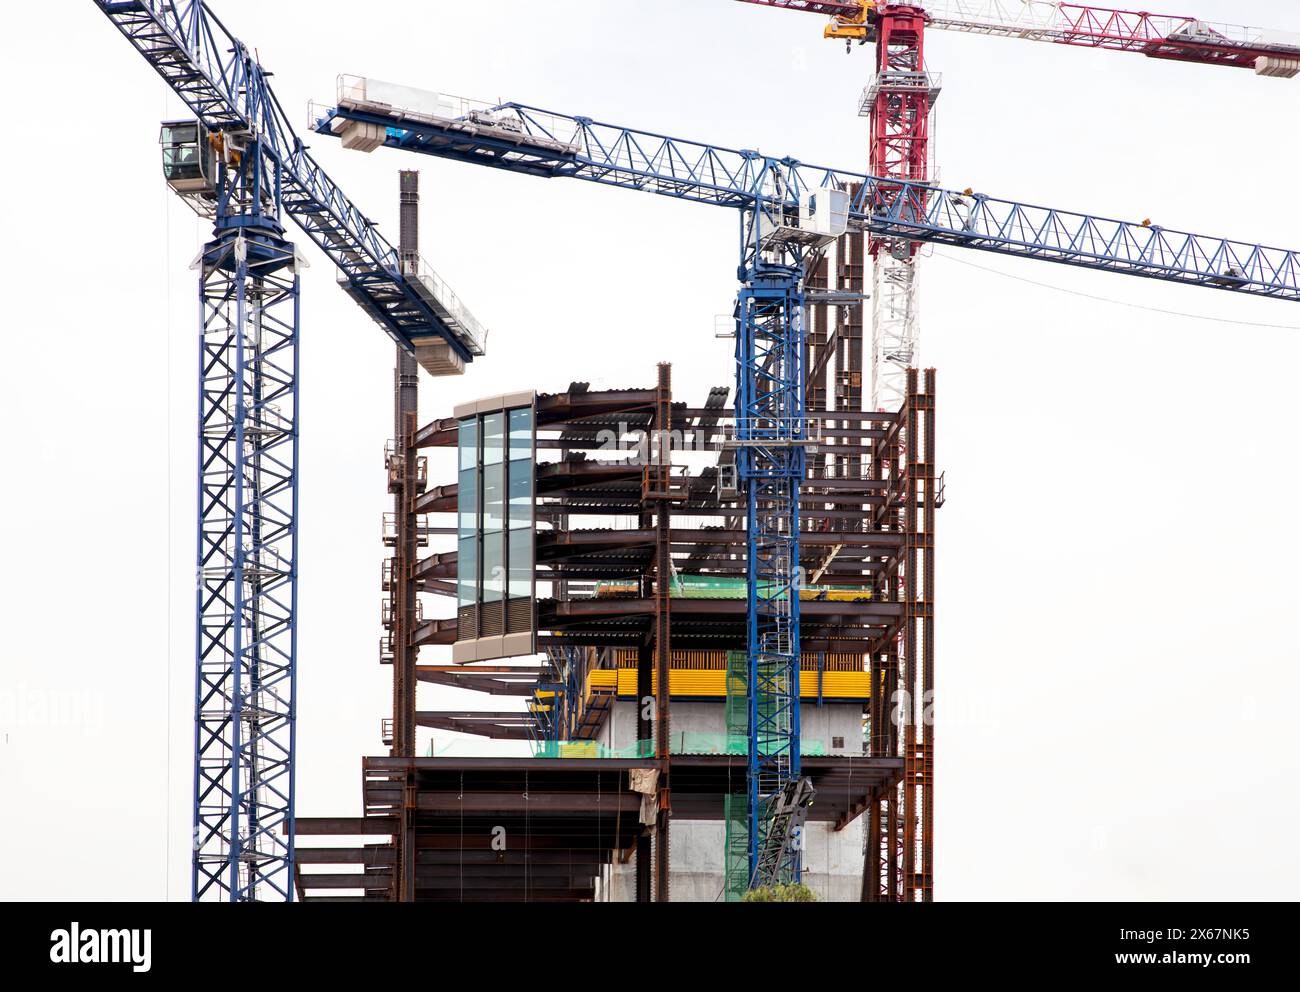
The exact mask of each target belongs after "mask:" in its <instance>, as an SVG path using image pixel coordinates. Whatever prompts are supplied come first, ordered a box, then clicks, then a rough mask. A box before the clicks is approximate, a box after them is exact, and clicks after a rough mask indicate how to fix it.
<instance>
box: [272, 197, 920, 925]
mask: <svg viewBox="0 0 1300 992" xmlns="http://www.w3.org/2000/svg"><path fill="white" fill-rule="evenodd" d="M416 181H417V177H416V175H415V174H413V173H404V174H403V179H402V189H403V205H404V215H403V225H402V230H403V239H404V242H403V243H404V247H409V248H410V250H412V251H413V250H414V247H415V244H414V242H415V238H416V236H417V235H416V226H415V219H414V211H415V209H416V202H417V195H416ZM861 240H862V239H861V238H854V237H852V236H849V237H847V238H845V239H844V240H843V242H842V244H841V245H840V250H839V253H838V256H837V257H838V258H839V259H842V260H843V262H842V263H840V264H837V265H836V266H835V268H836V271H835V279H836V282H837V286H838V287H840V288H841V289H842V290H844V291H846V292H848V291H852V292H856V293H860V292H861V278H862V263H861V260H862V258H863V255H862V250H863V249H862V244H861ZM827 269H828V264H827V263H826V262H825V261H823V262H822V264H821V266H820V267H819V270H818V273H817V280H818V282H819V283H820V284H821V285H822V286H825V285H826V282H827V279H828V275H829V273H828V271H827ZM837 311H839V312H841V314H842V316H841V317H840V318H839V319H838V320H832V315H833V314H835V313H836V312H837ZM860 313H861V305H860V304H858V305H854V306H841V307H837V308H832V307H829V306H826V305H818V306H816V307H814V308H813V313H812V318H813V319H812V328H811V331H812V332H811V334H810V335H809V341H808V354H807V356H806V357H807V362H806V367H807V369H808V370H809V373H810V375H809V389H808V392H809V400H810V405H811V410H810V417H813V418H815V421H814V422H815V424H816V427H815V429H814V432H815V442H816V443H815V444H813V445H810V446H809V447H810V450H809V455H808V477H807V482H806V484H805V485H804V486H803V487H802V490H801V493H800V506H799V514H800V520H801V530H802V533H801V540H800V549H801V551H800V555H801V559H800V562H799V569H798V574H799V575H800V576H801V582H800V583H799V586H798V598H799V611H800V664H799V670H798V697H799V700H800V705H799V708H798V709H799V713H798V721H799V722H798V728H799V737H800V751H801V756H800V757H801V776H802V781H803V782H804V783H805V788H806V790H807V794H806V797H805V798H804V800H803V801H802V802H801V806H802V809H801V810H800V812H799V818H800V820H801V821H804V822H803V823H802V829H801V830H800V831H799V840H798V844H799V846H800V848H801V850H802V878H803V881H804V882H805V883H806V884H807V885H808V886H809V888H810V889H811V890H812V891H813V892H814V894H815V895H816V896H817V897H818V898H821V899H828V900H835V901H856V900H859V899H861V900H869V901H870V900H902V899H908V898H916V899H923V898H928V897H929V894H930V891H931V888H932V884H933V878H932V860H931V857H932V856H931V851H932V843H933V841H932V833H933V823H932V786H933V751H932V743H933V742H932V730H933V728H932V725H931V723H930V722H929V721H928V720H926V719H925V713H924V710H925V708H926V703H925V701H926V700H927V699H928V696H929V693H930V691H931V688H932V684H933V674H934V646H933V622H934V620H933V618H934V588H933V558H934V539H933V535H934V517H935V510H936V508H937V506H938V505H939V504H940V503H941V502H942V480H941V479H937V478H936V473H935V469H934V465H935V456H934V449H935V428H934V416H935V414H934V410H935V406H934V404H935V377H934V373H933V371H927V372H925V373H924V374H921V373H918V372H916V371H912V372H911V373H909V375H908V381H907V396H906V401H905V403H904V404H903V406H902V408H901V409H898V410H892V411H884V412H869V411H864V410H863V409H862V405H863V404H862V395H861V371H860V369H861V354H862V341H861V320H860ZM832 358H834V359H835V360H834V361H833V362H832V360H831V359H832ZM832 369H833V370H834V373H835V374H833V375H831V374H828V373H829V370H832ZM594 371H597V370H593V372H594ZM416 372H417V368H416V365H415V363H414V361H413V360H412V359H410V358H408V357H406V356H405V355H402V356H401V357H399V362H398V368H397V377H396V390H395V392H396V427H397V431H396V433H397V437H396V439H395V440H394V441H393V442H392V443H391V444H390V445H389V449H388V453H387V466H388V487H389V491H390V492H391V493H392V494H393V496H394V510H393V512H392V513H391V514H390V515H388V517H387V518H386V521H385V544H386V545H387V546H388V547H389V548H390V549H391V551H390V555H391V556H390V557H389V558H388V559H387V560H386V562H385V566H384V570H383V577H384V578H383V588H384V600H383V603H384V608H383V618H384V625H385V631H384V634H383V637H382V640H381V645H380V659H381V661H382V662H383V663H384V664H386V665H391V666H392V672H393V686H394V696H393V705H394V709H393V716H392V719H391V720H386V721H384V733H385V738H386V739H385V744H386V745H387V746H389V747H390V749H391V750H390V753H389V754H388V755H385V756H382V757H372V758H366V759H364V761H363V776H362V783H361V785H362V797H363V808H362V809H361V810H360V811H359V812H360V813H361V815H360V816H357V815H350V816H344V817H339V818H317V819H313V818H306V819H304V818H299V819H298V821H297V830H298V834H299V836H300V837H309V836H316V837H333V838H336V839H337V838H342V837H348V838H354V837H359V838H364V842H363V843H358V844H354V845H352V846H345V847H334V846H330V847H326V846H311V847H309V846H307V843H312V844H316V845H320V844H324V843H327V842H326V841H309V842H307V843H304V844H300V845H299V847H298V851H297V865H298V868H297V871H296V877H295V882H296V886H297V889H298V894H299V895H300V897H302V898H304V899H307V900H317V899H337V898H348V899H355V898H365V899H368V900H398V901H412V900H416V901H423V900H428V901H434V900H501V899H506V900H516V899H518V900H529V901H543V900H593V899H594V900H615V901H651V900H668V899H670V898H671V899H675V900H695V901H716V900H723V899H737V898H739V897H740V896H741V895H742V894H743V893H744V892H745V891H746V889H747V888H748V887H749V883H750V881H751V879H750V877H749V872H750V858H749V838H748V836H747V833H748V822H749V821H748V819H747V815H746V810H747V800H748V795H747V783H746V773H747V756H748V749H749V745H750V734H749V723H750V720H751V719H752V717H751V714H750V711H749V704H750V701H751V699H752V696H753V694H752V693H750V692H749V691H748V685H747V664H746V663H747V659H748V656H747V651H746V647H747V630H746V616H747V589H746V586H747V578H746V576H747V562H746V539H745V525H746V521H745V506H744V502H743V499H742V497H741V494H740V493H739V492H738V489H737V476H736V456H737V444H736V431H735V425H734V420H735V416H736V413H735V405H734V403H732V402H731V401H730V393H731V390H730V389H729V388H728V387H725V386H719V387H716V388H714V389H712V390H711V391H710V392H709V394H708V395H707V396H704V397H698V398H693V397H687V398H678V397H676V396H675V395H674V393H673V388H672V373H671V366H670V365H669V364H661V365H660V366H659V367H658V369H657V370H656V375H655V376H654V377H653V381H652V382H651V383H649V384H647V385H645V386H642V387H638V388H626V389H614V390H599V389H591V388H589V386H588V385H587V384H586V383H583V382H575V383H572V384H570V385H569V387H568V388H567V389H564V390H563V391H560V392H543V391H537V392H518V393H513V394H509V395H497V396H486V397H483V398H482V399H480V400H478V401H475V402H471V403H466V404H462V405H460V406H458V407H457V408H456V409H454V410H448V411H445V412H444V415H443V416H440V417H438V418H436V419H434V420H432V421H431V422H428V423H420V422H419V421H418V417H417V412H416V388H417V387H416ZM440 449H441V450H440ZM444 464H445V466H446V469H445V472H443V471H442V470H440V469H439V468H438V466H440V465H444ZM430 466H433V468H432V469H431V468H430ZM440 473H441V474H440ZM421 684H425V685H428V686H431V687H454V688H457V689H462V690H472V691H473V692H475V693H478V694H481V697H482V699H483V705H482V706H481V707H476V708H474V709H467V710H445V709H426V708H421V706H420V705H419V704H417V698H416V697H417V693H416V689H417V687H418V686H419V685H421ZM428 695H433V696H435V697H436V696H437V695H438V693H437V692H436V691H435V692H432V693H428ZM502 700H509V701H511V703H512V705H511V706H510V707H508V708H506V707H503V705H502V702H501V701H502ZM417 728H430V729H432V730H433V732H434V738H435V741H436V740H444V739H449V735H451V734H454V735H457V738H458V739H461V738H459V735H471V736H472V737H475V738H483V739H496V740H506V741H515V742H517V745H516V750H517V754H515V755H506V756H503V755H502V754H501V753H500V752H501V746H496V747H494V748H492V749H491V750H492V752H493V753H492V755H491V756H485V755H483V754H480V755H477V756H476V755H474V754H473V751H474V749H473V747H469V748H466V747H464V746H463V744H462V745H461V746H458V747H455V748H445V749H440V748H439V747H438V746H437V744H435V745H433V746H431V747H429V748H428V749H427V751H428V753H427V754H426V755H421V754H419V753H417V743H416V730H417ZM462 740H463V739H462ZM449 750H454V751H455V752H456V753H455V754H449V753H446V752H447V751H449ZM484 750H485V751H486V750H487V749H484ZM355 865H364V866H365V868H364V874H363V875H358V874H357V873H356V869H355V867H345V866H355ZM362 886H364V895H359V894H358V892H359V891H361V890H362ZM345 892H346V893H348V894H347V895H343V894H342V893H345Z"/></svg>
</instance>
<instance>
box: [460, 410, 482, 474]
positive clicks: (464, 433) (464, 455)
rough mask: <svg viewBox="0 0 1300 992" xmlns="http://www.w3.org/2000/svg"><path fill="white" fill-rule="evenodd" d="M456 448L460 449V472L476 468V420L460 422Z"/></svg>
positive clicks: (472, 418)
mask: <svg viewBox="0 0 1300 992" xmlns="http://www.w3.org/2000/svg"><path fill="white" fill-rule="evenodd" d="M458 447H459V448H460V470H461V471H462V472H463V471H465V469H467V468H476V467H477V466H478V420H477V419H476V418H474V417H470V418H469V419H468V420H462V421H461V422H460V432H459V441H458Z"/></svg>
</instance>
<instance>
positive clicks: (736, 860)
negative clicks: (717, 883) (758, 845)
mask: <svg viewBox="0 0 1300 992" xmlns="http://www.w3.org/2000/svg"><path fill="white" fill-rule="evenodd" d="M748 801H749V797H748V796H747V795H745V793H743V792H740V793H734V794H728V795H724V796H723V797H722V819H723V822H724V823H725V824H726V828H727V837H726V843H725V847H724V849H723V875H724V880H725V889H724V891H725V893H726V901H727V902H740V900H741V899H742V898H743V897H744V895H745V893H746V892H747V891H749V806H748Z"/></svg>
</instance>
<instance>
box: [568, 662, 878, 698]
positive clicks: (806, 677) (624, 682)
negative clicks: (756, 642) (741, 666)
mask: <svg viewBox="0 0 1300 992" xmlns="http://www.w3.org/2000/svg"><path fill="white" fill-rule="evenodd" d="M615 674H616V672H615V669H612V668H603V669H597V670H596V671H593V672H590V673H589V674H588V685H589V686H590V688H591V691H595V692H601V691H604V692H609V691H610V690H611V689H612V690H613V691H614V692H615V693H616V694H617V695H619V696H635V695H636V669H635V668H620V669H618V670H617V679H616V678H615ZM653 684H654V682H653V680H652V681H651V685H653ZM668 691H669V692H670V693H671V694H672V695H674V696H708V697H713V696H716V697H717V698H719V699H721V698H722V697H724V696H726V694H727V673H726V672H720V671H717V670H716V669H693V668H687V669H680V668H671V669H669V670H668ZM821 694H822V696H824V697H827V698H831V699H863V700H866V699H870V698H871V676H870V674H869V673H867V672H823V673H822V693H821ZM799 695H800V696H802V697H809V698H812V699H816V698H817V673H816V672H800V673H799Z"/></svg>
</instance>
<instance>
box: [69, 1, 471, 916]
mask: <svg viewBox="0 0 1300 992" xmlns="http://www.w3.org/2000/svg"><path fill="white" fill-rule="evenodd" d="M95 6H96V7H97V8H99V10H100V11H102V12H103V13H104V14H105V15H106V16H107V17H108V18H109V20H111V21H112V22H113V24H114V25H115V26H116V27H117V28H118V30H119V31H121V33H122V34H123V35H124V36H125V37H126V39H127V40H128V41H129V42H130V43H131V44H132V46H133V47H134V48H135V49H136V50H137V51H138V52H139V53H140V54H141V55H142V56H143V57H144V58H145V60H146V61H147V62H148V63H149V64H150V65H152V66H153V67H154V69H155V70H156V71H157V72H158V73H159V74H160V75H161V76H162V77H163V79H164V80H166V81H167V83H168V84H169V85H170V86H171V88H172V89H173V90H174V91H175V92H176V93H177V95H179V96H180V97H181V99H182V100H183V101H184V102H185V104H186V105H187V106H188V108H189V110H190V111H191V113H193V115H194V119H193V120H192V121H189V122H186V123H183V124H171V125H165V126H164V129H163V164H164V173H165V176H166V178H167V179H168V182H169V183H170V185H171V186H172V187H173V189H175V190H176V192H177V193H179V194H180V195H181V196H183V197H184V198H185V199H186V200H188V201H189V202H190V203H191V205H193V206H195V208H196V209H197V210H198V211H199V212H200V213H201V214H203V215H205V216H209V217H211V218H212V219H213V221H214V227H213V237H212V240H211V241H210V242H208V243H207V244H206V245H205V246H204V247H203V250H202V253H201V254H200V255H199V259H198V262H197V263H196V267H197V268H198V270H199V296H200V300H201V307H202V326H201V329H200V368H199V389H200V415H199V477H198V489H199V497H198V517H199V527H198V549H197V569H198V574H197V587H198V593H197V602H196V608H195V612H196V615H197V636H196V647H195V653H196V679H195V747H194V751H195V756H194V846H193V851H194V853H193V861H192V896H193V898H194V899H195V900H196V901H197V900H204V899H210V900H217V899H220V900H227V901H233V902H245V901H254V900H286V901H289V900H292V899H293V859H294V853H293V852H294V725H295V683H296V673H297V644H296V641H297V579H298V527H297V520H298V436H299V427H300V424H299V417H298V333H299V318H300V308H299V303H300V300H299V276H298V273H299V269H300V267H301V265H302V264H303V262H302V260H301V258H300V257H299V255H298V253H297V250H296V248H295V247H294V245H293V244H292V243H291V242H289V241H288V240H287V239H286V237H285V229H284V218H285V217H286V216H288V217H289V218H291V219H292V220H293V221H294V222H295V223H297V225H298V226H299V227H300V228H301V229H302V230H303V231H304V232H305V233H306V234H307V236H308V237H309V238H310V239H311V240H312V241H314V242H315V243H316V244H317V245H318V246H319V247H320V248H321V249H322V250H323V251H324V252H325V253H326V254H327V255H328V256H329V257H330V259H331V260H333V262H334V263H335V264H336V265H337V266H338V267H339V270H340V277H339V282H340V285H342V286H343V288H344V289H345V290H346V291H347V292H348V294H349V295H350V296H352V297H353V299H354V300H356V301H357V303H358V304H360V306H361V307H362V308H363V309H364V310H365V311H366V313H368V314H369V315H370V316H371V317H372V318H374V320H375V321H377V322H378V323H379V324H380V326H381V327H383V329H384V330H385V331H386V332H387V333H388V334H389V335H390V336H391V337H392V338H393V339H394V340H395V341H396V342H398V343H399V344H400V345H401V346H402V347H404V348H406V349H408V350H411V351H414V352H415V354H416V357H417V358H418V359H419V360H420V362H421V364H422V365H424V366H425V367H426V368H427V369H429V370H430V371H431V372H433V373H434V374H443V373H448V372H457V371H460V370H462V369H463V367H464V364H465V363H468V362H471V361H473V359H474V358H475V357H476V356H479V355H482V354H483V347H484V341H485V339H486V332H485V331H484V330H483V329H482V328H481V327H480V326H479V324H478V323H477V321H475V320H474V318H473V316H472V315H471V314H470V313H469V311H468V310H467V309H466V308H465V307H464V306H463V305H462V304H461V303H460V301H459V300H458V299H457V298H456V297H455V295H454V294H453V293H451V292H450V291H449V290H447V289H446V287H445V286H444V285H443V284H442V283H441V281H440V280H438V279H437V278H436V277H435V276H433V275H432V273H430V272H429V271H428V270H427V269H426V268H425V267H424V266H423V265H422V264H420V263H419V262H418V261H416V260H411V259H402V258H400V257H399V255H398V252H397V251H396V250H395V249H394V248H393V247H392V246H391V245H389V243H388V242H387V241H385V240H384V238H382V237H381V236H380V235H379V233H378V231H377V230H376V229H375V226H374V224H373V223H372V222H371V221H370V220H368V219H367V218H366V217H365V215H364V214H362V212H361V211H360V210H359V209H358V208H357V207H356V205H355V204H353V203H352V202H351V201H350V200H349V199H348V198H347V196H345V195H344V193H343V191H342V190H341V189H340V188H339V187H338V186H337V185H336V184H335V183H334V182H333V181H331V180H330V178H329V177H328V176H327V175H326V174H325V172H324V171H323V170H322V169H321V168H320V166H319V165H318V164H317V163H316V162H315V161H314V160H313V159H312V157H311V156H310V155H308V153H307V148H306V146H305V145H304V144H303V142H302V140H301V139H300V138H299V137H298V136H297V135H296V134H295V133H294V131H293V128H292V127H291V126H290V125H289V122H288V118H287V117H286V115H285V114H284V111H283V110H282V108H281V106H280V104H279V102H278V101H277V100H276V98H275V94H274V93H273V92H272V90H271V88H270V86H269V84H268V82H267V79H268V76H269V73H267V72H266V71H265V70H264V69H263V68H262V66H261V65H260V64H259V63H258V61H257V59H256V58H254V57H253V55H252V54H251V53H250V51H249V49H248V48H247V47H246V46H245V45H243V44H242V43H241V42H240V41H239V40H238V39H236V38H235V37H234V36H233V35H232V34H230V32H229V31H227V30H226V28H225V27H224V26H223V25H222V24H221V22H220V21H219V20H217V18H216V17H215V16H214V15H213V14H212V12H211V10H209V8H208V6H207V4H205V3H203V2H201V0H130V2H109V0H95Z"/></svg>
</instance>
